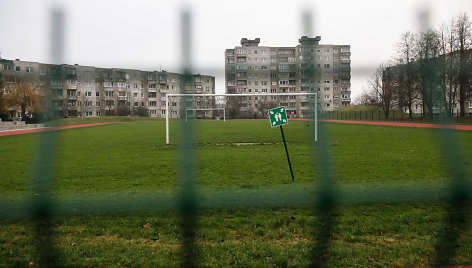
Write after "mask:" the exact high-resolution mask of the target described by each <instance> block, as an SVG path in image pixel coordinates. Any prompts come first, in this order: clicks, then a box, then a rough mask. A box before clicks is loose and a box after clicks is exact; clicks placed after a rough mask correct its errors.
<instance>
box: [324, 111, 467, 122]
mask: <svg viewBox="0 0 472 268" xmlns="http://www.w3.org/2000/svg"><path fill="white" fill-rule="evenodd" d="M320 118H321V119H331V120H359V121H412V122H444V121H449V122H451V123H454V122H456V123H472V116H471V115H466V116H465V117H460V116H459V113H454V115H452V116H450V117H447V116H446V115H444V114H435V115H433V117H432V118H431V117H425V116H423V114H412V118H411V120H410V115H409V113H406V112H404V111H394V110H392V111H390V112H389V115H388V118H385V114H384V112H383V111H382V110H371V111H320Z"/></svg>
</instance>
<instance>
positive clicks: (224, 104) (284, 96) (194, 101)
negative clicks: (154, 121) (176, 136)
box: [165, 93, 318, 144]
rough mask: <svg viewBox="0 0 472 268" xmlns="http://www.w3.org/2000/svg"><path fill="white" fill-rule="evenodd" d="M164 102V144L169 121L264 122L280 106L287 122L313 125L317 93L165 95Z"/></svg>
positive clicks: (167, 139)
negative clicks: (235, 120) (254, 120)
mask: <svg viewBox="0 0 472 268" xmlns="http://www.w3.org/2000/svg"><path fill="white" fill-rule="evenodd" d="M165 99H166V110H165V117H166V143H167V144H170V137H169V119H182V120H185V121H188V120H190V119H214V120H222V121H226V119H267V118H268V110H270V109H273V108H276V107H282V106H283V107H285V109H286V111H287V117H288V118H289V119H298V118H304V119H315V124H316V121H317V120H316V119H317V118H316V117H317V113H316V112H315V111H317V109H318V107H317V93H252V94H244V93H241V94H166V98H165ZM316 129H317V127H316V126H315V134H316ZM315 136H316V135H315Z"/></svg>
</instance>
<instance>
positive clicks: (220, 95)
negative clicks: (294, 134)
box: [166, 92, 318, 144]
mask: <svg viewBox="0 0 472 268" xmlns="http://www.w3.org/2000/svg"><path fill="white" fill-rule="evenodd" d="M193 96H195V97H224V96H228V97H251V96H316V97H315V118H314V121H315V141H318V93H316V92H311V93H301V92H294V93H253V94H250V93H241V94H235V93H221V94H195V93H193V94H182V93H171V94H166V144H170V138H169V97H193Z"/></svg>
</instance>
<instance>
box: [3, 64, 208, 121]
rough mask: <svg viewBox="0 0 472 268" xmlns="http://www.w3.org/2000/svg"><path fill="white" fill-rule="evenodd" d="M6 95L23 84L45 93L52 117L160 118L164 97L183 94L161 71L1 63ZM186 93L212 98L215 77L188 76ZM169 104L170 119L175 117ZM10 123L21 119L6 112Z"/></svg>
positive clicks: (178, 77) (178, 78)
mask: <svg viewBox="0 0 472 268" xmlns="http://www.w3.org/2000/svg"><path fill="white" fill-rule="evenodd" d="M0 67H1V69H0V72H1V73H2V77H3V80H4V84H5V88H4V89H3V90H4V92H5V93H8V91H9V88H11V87H12V86H13V85H14V83H17V82H19V81H22V82H27V83H30V84H33V85H36V86H39V87H40V88H41V92H43V93H42V94H43V95H44V92H49V96H47V97H48V99H49V102H50V105H51V106H52V109H53V110H54V111H55V112H56V114H57V116H64V117H76V116H106V115H149V116H151V117H165V113H166V102H165V96H166V94H168V93H183V90H181V88H182V89H183V88H184V87H183V78H184V75H183V74H179V73H171V72H166V71H141V70H133V69H118V68H98V67H93V66H82V65H77V64H76V65H67V64H62V65H52V64H42V63H38V62H27V61H21V60H18V59H17V60H6V59H0ZM191 77H192V78H191V79H192V81H191V83H190V84H191V86H190V87H189V86H188V85H186V86H185V92H186V93H196V94H199V93H206V94H214V93H215V77H213V76H208V75H200V74H196V75H191ZM179 105H180V103H174V106H175V107H174V109H172V110H171V112H172V114H171V115H170V117H180V116H181V115H180V114H179V113H180V110H179V109H178V106H179ZM9 116H10V117H11V118H15V117H20V118H21V117H22V115H21V114H18V111H17V109H15V108H14V107H9Z"/></svg>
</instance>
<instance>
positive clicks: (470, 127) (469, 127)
mask: <svg viewBox="0 0 472 268" xmlns="http://www.w3.org/2000/svg"><path fill="white" fill-rule="evenodd" d="M320 121H322V122H332V123H346V124H358V125H375V126H395V127H423V128H441V129H457V130H472V125H441V124H423V123H402V122H372V121H354V120H320Z"/></svg>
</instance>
